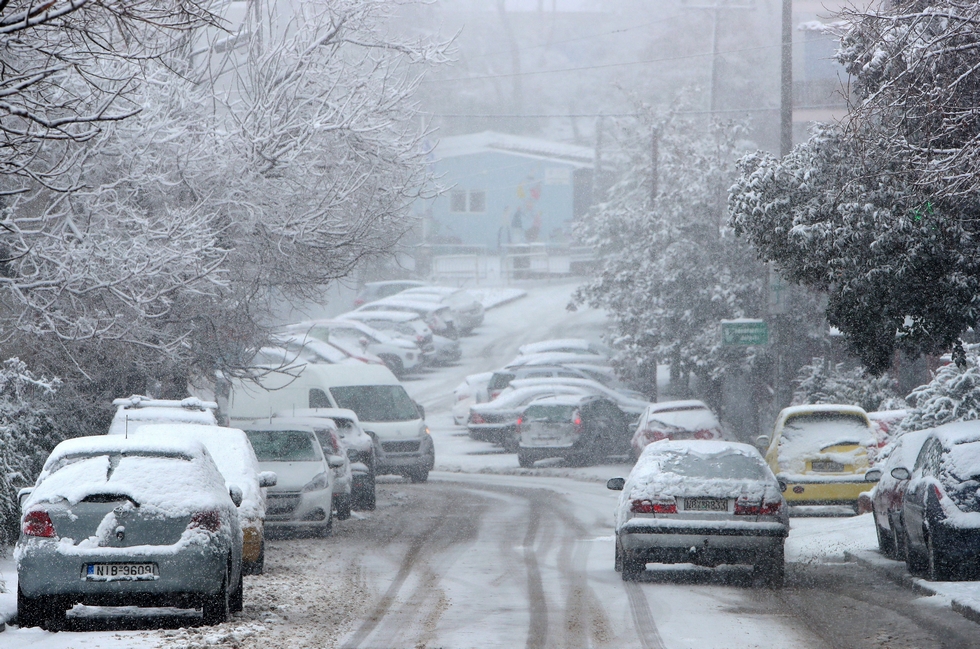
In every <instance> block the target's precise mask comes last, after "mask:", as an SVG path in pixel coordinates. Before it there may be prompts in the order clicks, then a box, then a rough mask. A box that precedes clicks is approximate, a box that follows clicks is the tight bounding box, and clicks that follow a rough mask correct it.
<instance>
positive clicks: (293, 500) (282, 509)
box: [265, 494, 299, 516]
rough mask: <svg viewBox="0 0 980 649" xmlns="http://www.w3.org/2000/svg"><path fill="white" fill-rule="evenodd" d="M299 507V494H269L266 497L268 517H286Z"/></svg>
mask: <svg viewBox="0 0 980 649" xmlns="http://www.w3.org/2000/svg"><path fill="white" fill-rule="evenodd" d="M297 505H299V494H269V495H268V496H266V505H265V513H266V515H267V516H286V515H288V514H292V513H293V511H294V510H295V509H296V506H297Z"/></svg>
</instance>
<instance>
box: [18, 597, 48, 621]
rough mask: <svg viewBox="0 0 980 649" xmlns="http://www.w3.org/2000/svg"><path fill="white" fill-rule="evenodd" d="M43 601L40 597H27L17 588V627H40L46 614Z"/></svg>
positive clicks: (45, 606)
mask: <svg viewBox="0 0 980 649" xmlns="http://www.w3.org/2000/svg"><path fill="white" fill-rule="evenodd" d="M47 608H48V607H47V605H46V603H45V600H44V599H42V598H40V597H27V596H25V595H24V593H22V592H20V587H18V588H17V626H19V627H21V628H22V629H23V628H27V627H30V626H41V624H42V623H43V622H44V618H45V617H46V614H47Z"/></svg>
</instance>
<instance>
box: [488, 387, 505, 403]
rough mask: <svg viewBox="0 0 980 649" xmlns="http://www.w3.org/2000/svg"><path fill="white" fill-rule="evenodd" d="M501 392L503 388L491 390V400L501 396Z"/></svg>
mask: <svg viewBox="0 0 980 649" xmlns="http://www.w3.org/2000/svg"><path fill="white" fill-rule="evenodd" d="M501 392H503V390H490V401H493V400H494V399H496V398H497V397H499V396H500V393H501Z"/></svg>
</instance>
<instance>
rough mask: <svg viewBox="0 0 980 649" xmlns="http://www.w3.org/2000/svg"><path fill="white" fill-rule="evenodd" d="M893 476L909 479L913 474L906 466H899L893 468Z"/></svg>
mask: <svg viewBox="0 0 980 649" xmlns="http://www.w3.org/2000/svg"><path fill="white" fill-rule="evenodd" d="M892 477H893V478H895V479H896V480H908V479H909V478H911V477H912V474H911V473H910V472H909V470H908V469H906V468H905V467H904V466H897V467H895V468H894V469H892Z"/></svg>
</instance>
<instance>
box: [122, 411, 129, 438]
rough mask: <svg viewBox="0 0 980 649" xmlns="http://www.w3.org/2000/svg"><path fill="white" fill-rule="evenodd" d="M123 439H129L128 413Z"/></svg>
mask: <svg viewBox="0 0 980 649" xmlns="http://www.w3.org/2000/svg"><path fill="white" fill-rule="evenodd" d="M123 439H129V415H126V428H125V429H123Z"/></svg>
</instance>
